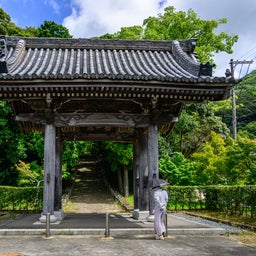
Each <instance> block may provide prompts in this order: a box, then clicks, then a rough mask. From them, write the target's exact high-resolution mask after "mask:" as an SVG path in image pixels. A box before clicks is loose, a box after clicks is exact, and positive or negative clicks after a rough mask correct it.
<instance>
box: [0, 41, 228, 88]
mask: <svg viewBox="0 0 256 256" xmlns="http://www.w3.org/2000/svg"><path fill="white" fill-rule="evenodd" d="M194 47H195V40H187V41H176V40H175V41H131V40H99V39H56V38H20V37H3V36H2V37H1V54H0V80H35V79H43V80H63V79H65V80H69V79H71V80H72V79H86V80H88V79H89V80H91V79H100V80H104V79H108V80H137V81H151V80H152V81H162V82H185V83H191V82H192V83H197V82H198V81H199V82H205V81H206V82H211V81H214V83H218V82H221V83H223V82H225V79H226V78H214V77H212V76H211V75H212V74H211V70H212V67H211V66H205V65H202V64H200V63H199V62H198V61H197V59H196V55H195V54H194V53H193V50H194Z"/></svg>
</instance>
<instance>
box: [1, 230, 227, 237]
mask: <svg viewBox="0 0 256 256" xmlns="http://www.w3.org/2000/svg"><path fill="white" fill-rule="evenodd" d="M105 232H106V230H105V229H56V228H53V229H51V230H50V233H51V235H55V236H58V235H83V236H105ZM45 233H46V230H45V229H1V230H0V236H25V235H36V236H38V235H39V236H44V235H45ZM153 233H154V231H153V228H143V229H141V228H125V229H123V228H121V229H118V228H113V229H110V235H111V236H134V235H152V234H153ZM224 234H225V229H222V228H185V229H180V228H178V229H176V228H169V229H168V235H224Z"/></svg>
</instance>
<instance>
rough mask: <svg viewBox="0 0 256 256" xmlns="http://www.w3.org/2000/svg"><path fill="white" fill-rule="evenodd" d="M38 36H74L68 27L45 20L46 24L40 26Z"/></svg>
mask: <svg viewBox="0 0 256 256" xmlns="http://www.w3.org/2000/svg"><path fill="white" fill-rule="evenodd" d="M38 37H60V38H72V36H71V35H70V34H69V31H68V29H67V28H66V27H64V26H62V25H59V24H57V23H56V22H54V21H44V24H42V25H40V26H39V28H38Z"/></svg>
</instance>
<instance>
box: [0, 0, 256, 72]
mask: <svg viewBox="0 0 256 256" xmlns="http://www.w3.org/2000/svg"><path fill="white" fill-rule="evenodd" d="M168 5H173V6H174V7H175V9H176V11H179V10H182V11H187V10H188V9H189V8H191V9H193V10H194V11H195V12H196V13H197V14H198V16H199V17H200V18H202V19H215V20H218V19H220V18H227V19H228V24H226V25H223V26H221V27H220V30H221V31H224V32H226V33H228V34H238V35H239V42H238V43H237V44H235V46H234V48H233V49H234V53H233V54H232V55H228V54H225V53H221V54H217V55H216V57H215V61H216V64H217V67H218V68H217V71H216V75H219V76H222V75H223V74H224V72H225V69H226V68H228V67H229V64H228V63H229V61H230V59H231V58H233V59H234V60H245V59H246V60H251V59H253V60H254V62H255V61H256V33H255V24H256V15H255V13H256V1H255V0H242V1H240V0H0V7H1V8H3V9H4V11H5V12H7V13H8V14H9V15H10V16H11V18H12V21H13V22H14V23H15V24H16V25H18V26H20V27H26V26H33V27H38V26H39V25H41V24H43V22H44V21H45V20H51V21H55V22H56V23H58V24H62V25H64V26H66V27H67V28H68V29H69V31H70V34H72V35H73V37H85V38H90V37H93V36H99V35H103V34H105V33H114V32H117V31H118V30H120V28H121V27H125V26H133V25H142V22H143V20H144V19H146V18H148V17H149V16H156V15H157V14H158V13H163V11H164V8H165V7H166V6H168ZM255 68H256V65H255V63H254V64H253V65H252V66H251V67H250V71H251V70H252V69H255ZM244 70H246V69H244ZM236 71H237V72H238V70H236Z"/></svg>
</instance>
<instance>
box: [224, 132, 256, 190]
mask: <svg viewBox="0 0 256 256" xmlns="http://www.w3.org/2000/svg"><path fill="white" fill-rule="evenodd" d="M231 142H232V143H230V145H228V146H227V150H226V161H225V167H226V179H227V183H228V184H229V185H255V184H256V142H255V141H254V140H250V139H248V138H246V137H242V136H241V135H239V136H238V138H237V140H236V141H233V140H232V141H231Z"/></svg>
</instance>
